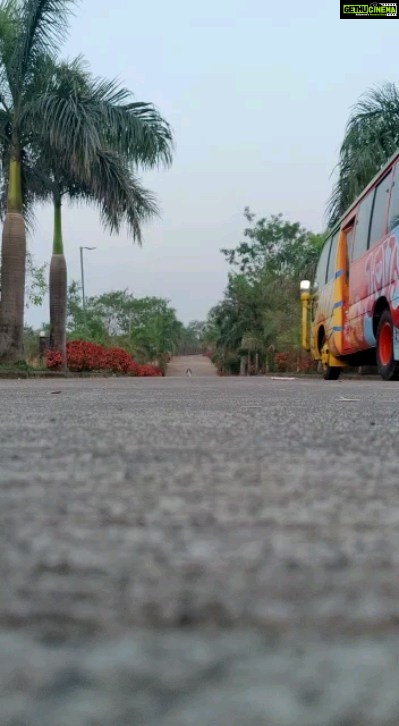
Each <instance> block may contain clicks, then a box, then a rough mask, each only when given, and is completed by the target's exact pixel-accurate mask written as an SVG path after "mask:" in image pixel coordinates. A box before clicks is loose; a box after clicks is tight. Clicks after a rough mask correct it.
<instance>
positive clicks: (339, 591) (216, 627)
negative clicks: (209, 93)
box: [0, 377, 399, 726]
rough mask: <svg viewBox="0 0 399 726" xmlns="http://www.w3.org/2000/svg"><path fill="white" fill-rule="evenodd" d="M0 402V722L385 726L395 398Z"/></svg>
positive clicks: (181, 393) (398, 542) (255, 382)
mask: <svg viewBox="0 0 399 726" xmlns="http://www.w3.org/2000/svg"><path fill="white" fill-rule="evenodd" d="M56 392H58V393H57V395H54V394H55V393H56ZM0 400H1V404H2V405H1V409H0V500H1V501H0V577H1V588H0V684H1V688H0V722H1V724H5V725H6V726H22V725H23V726H39V724H40V726H47V724H49V725H51V726H64V724H65V726H67V725H68V726H86V725H87V726H88V725H89V724H90V726H91V725H92V724H99V725H100V726H116V725H121V726H122V725H124V724H127V725H128V724H151V726H157V725H158V724H160V725H161V726H164V725H165V726H169V725H170V726H172V724H173V725H174V726H180V725H181V726H183V725H184V726H186V725H187V726H190V725H191V724H192V725H193V726H208V725H209V726H236V725H237V726H239V725H241V724H243V726H246V725H247V724H251V725H252V724H253V725H254V726H255V725H256V726H257V725H258V724H260V725H262V724H265V725H266V726H397V724H398V723H399V660H398V652H399V629H398V623H399V577H398V575H399V567H398V564H399V526H398V525H399V476H398V468H399V467H398V465H399V455H398V436H399V417H398V413H397V412H398V410H399V384H395V383H393V384H386V383H383V382H382V381H380V380H377V381H363V380H359V381H349V380H342V381H337V382H324V381H319V380H314V379H296V380H293V381H292V380H284V379H283V378H282V379H280V380H276V381H275V380H271V379H268V378H248V379H239V378H237V379H233V378H217V377H215V378H213V377H204V378H200V377H197V378H195V377H193V378H191V379H185V378H173V377H172V378H163V379H156V380H155V379H128V380H126V379H121V378H115V379H96V380H94V379H93V380H90V379H88V380H85V381H77V380H75V379H71V380H61V381H57V382H56V383H54V382H52V381H48V380H46V381H0Z"/></svg>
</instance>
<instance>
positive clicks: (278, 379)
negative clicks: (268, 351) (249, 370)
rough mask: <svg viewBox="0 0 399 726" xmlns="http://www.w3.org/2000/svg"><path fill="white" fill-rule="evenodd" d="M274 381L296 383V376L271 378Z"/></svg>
mask: <svg viewBox="0 0 399 726" xmlns="http://www.w3.org/2000/svg"><path fill="white" fill-rule="evenodd" d="M271 379H272V381H296V378H294V376H292V377H289V376H271Z"/></svg>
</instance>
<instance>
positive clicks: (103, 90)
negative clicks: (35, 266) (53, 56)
mask: <svg viewBox="0 0 399 726" xmlns="http://www.w3.org/2000/svg"><path fill="white" fill-rule="evenodd" d="M43 65H46V66H47V74H48V75H49V81H48V83H47V86H46V91H47V92H48V91H49V90H50V89H51V93H52V94H53V97H54V98H55V99H56V100H57V104H62V105H64V106H66V107H67V108H68V106H69V104H70V99H73V105H74V108H75V109H76V108H77V109H78V113H76V112H75V113H74V115H73V116H72V119H71V123H70V129H69V134H68V137H67V139H70V138H72V139H74V138H76V137H77V138H78V139H79V138H81V136H82V126H84V127H87V125H90V126H91V128H92V131H93V132H94V133H97V134H98V139H99V144H100V146H99V148H98V150H97V153H96V155H95V157H94V160H93V162H92V164H91V165H90V168H89V169H88V170H87V168H86V167H85V166H84V165H83V164H81V163H80V161H79V160H80V159H81V158H82V157H83V156H84V150H82V151H81V153H80V155H79V156H76V149H75V148H71V149H70V151H69V153H68V152H66V154H65V155H64V156H63V157H62V159H60V157H59V154H58V153H57V149H55V150H54V149H52V146H51V143H50V145H48V144H47V146H46V140H47V139H46V135H44V137H43V139H40V138H39V146H40V148H41V149H42V152H41V156H40V158H39V159H38V166H39V170H40V171H41V178H42V179H44V180H45V187H44V190H43V192H44V195H45V193H46V191H48V193H49V194H50V196H51V199H52V202H53V205H54V239H53V254H52V259H51V265H50V325H51V335H50V344H51V347H53V348H55V349H57V350H59V351H61V352H62V353H63V356H64V360H65V357H66V350H65V349H66V299H67V272H66V262H65V257H64V249H63V239H62V226H61V205H62V200H63V198H64V197H65V196H68V197H69V199H71V200H73V201H78V202H79V201H80V202H85V203H90V202H94V203H96V204H97V205H98V206H99V207H100V210H101V218H102V222H103V224H104V226H105V227H107V228H108V229H109V231H110V232H111V233H112V232H118V231H119V230H120V226H121V223H122V221H125V222H126V223H127V228H128V231H129V233H131V235H132V238H133V240H134V241H137V242H138V243H139V244H141V241H142V236H141V224H142V223H143V222H145V221H146V220H147V219H149V218H150V217H151V216H153V215H155V214H157V212H158V209H157V206H156V203H155V200H154V198H153V196H152V195H151V194H150V193H149V192H148V191H147V190H145V189H144V188H143V187H142V186H141V185H140V183H139V182H138V180H137V179H136V177H135V175H134V167H135V166H137V164H138V163H140V165H141V166H147V167H152V166H154V164H156V163H160V162H161V163H164V164H165V165H167V164H168V163H170V160H171V153H170V143H169V141H170V140H171V139H170V135H169V131H168V128H167V125H166V124H165V123H164V122H163V121H162V119H161V118H160V116H159V115H158V114H157V113H156V112H154V110H152V109H151V108H150V106H149V105H148V104H145V105H144V104H141V105H140V104H134V105H133V107H132V106H131V105H126V104H124V105H123V106H121V104H120V101H121V100H125V99H126V98H127V97H128V95H129V94H128V92H127V91H125V90H124V89H121V88H119V86H118V85H117V84H116V83H115V82H105V81H98V80H97V79H93V78H92V77H91V75H90V73H89V72H88V70H87V68H86V66H85V64H84V62H83V60H82V58H80V57H79V58H77V59H75V60H74V61H72V63H63V64H60V65H59V66H54V64H52V63H51V60H47V63H43ZM110 110H111V112H112V113H111V114H109V111H110ZM79 112H81V113H79ZM105 115H108V116H109V118H108V124H105V123H104V116H105ZM124 115H125V116H126V117H127V118H126V125H127V126H128V125H129V124H132V121H133V123H134V122H136V125H137V128H138V130H139V131H140V132H141V134H140V135H138V137H137V139H136V140H134V139H129V138H128V137H126V138H125V139H124V140H123V138H122V140H121V139H120V138H119V137H120V133H119V132H120V125H121V124H120V122H121V120H122V121H123V116H124ZM115 120H116V123H115ZM137 122H138V123H137ZM43 149H45V151H43ZM65 159H66V160H67V163H66V162H65ZM70 159H73V163H72V164H71V163H70Z"/></svg>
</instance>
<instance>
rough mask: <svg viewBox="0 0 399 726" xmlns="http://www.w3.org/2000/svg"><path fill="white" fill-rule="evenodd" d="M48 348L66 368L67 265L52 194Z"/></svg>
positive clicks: (56, 201) (57, 202)
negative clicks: (52, 215) (52, 232)
mask: <svg viewBox="0 0 399 726" xmlns="http://www.w3.org/2000/svg"><path fill="white" fill-rule="evenodd" d="M49 294H50V348H51V349H52V350H58V351H59V352H60V353H61V354H62V358H63V361H64V364H63V367H64V368H66V313H67V266H66V260H65V257H64V248H63V241H62V223H61V197H59V196H54V237H53V254H52V257H51V263H50V280H49Z"/></svg>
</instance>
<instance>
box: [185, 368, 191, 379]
mask: <svg viewBox="0 0 399 726" xmlns="http://www.w3.org/2000/svg"><path fill="white" fill-rule="evenodd" d="M192 375H193V374H192V370H191V368H187V370H186V376H187V378H191V376H192Z"/></svg>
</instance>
